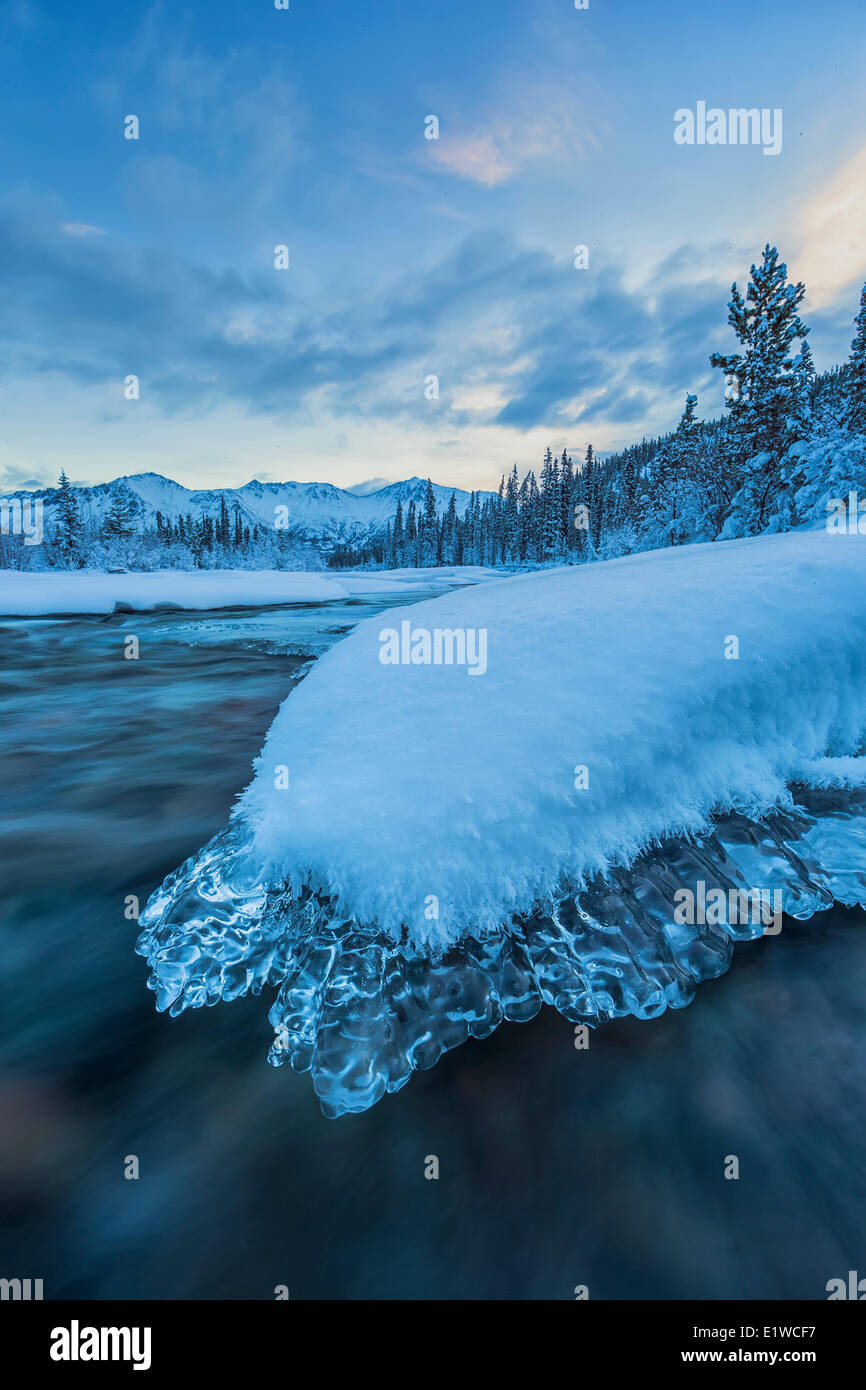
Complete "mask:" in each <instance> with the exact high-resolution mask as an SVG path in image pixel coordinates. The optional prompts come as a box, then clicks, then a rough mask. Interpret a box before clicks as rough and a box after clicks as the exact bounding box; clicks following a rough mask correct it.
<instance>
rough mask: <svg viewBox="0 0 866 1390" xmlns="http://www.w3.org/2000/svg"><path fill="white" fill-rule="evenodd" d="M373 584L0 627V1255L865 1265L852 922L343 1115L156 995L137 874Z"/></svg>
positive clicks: (769, 1287)
mask: <svg viewBox="0 0 866 1390" xmlns="http://www.w3.org/2000/svg"><path fill="white" fill-rule="evenodd" d="M425 596H426V595H424V594H419V595H418V597H419V598H423V597H425ZM403 601H404V600H401V599H395V600H394V602H395V603H397V602H403ZM383 606H384V605H383V604H382V603H381V602H380V601H377V602H376V603H370V602H366V603H365V602H362V601H356V602H351V603H341V604H329V605H315V606H309V607H304V608H290V609H275V610H270V611H265V612H263V611H260V610H256V611H244V612H232V613H221V614H207V615H194V616H193V615H189V614H178V613H170V614H169V613H161V614H160V613H157V614H148V615H142V614H136V615H125V616H121V615H112V617H110V618H106V619H95V618H93V619H74V620H34V619H26V620H16V621H12V620H3V621H2V622H0V651H2V668H0V738H2V748H3V758H2V761H0V798H2V804H3V807H4V814H3V820H2V827H0V846H2V848H0V874H2V878H0V968H2V976H3V978H2V1019H0V1029H2V1033H0V1048H2V1057H0V1063H2V1073H0V1203H2V1212H0V1215H2V1231H3V1235H2V1237H0V1276H4V1277H14V1276H18V1277H22V1278H26V1277H31V1278H42V1279H43V1280H44V1286H45V1295H46V1297H49V1298H50V1297H84V1298H95V1297H105V1298H208V1297H212V1298H229V1297H242V1298H266V1299H267V1298H272V1297H273V1296H274V1289H275V1287H276V1286H277V1285H286V1286H287V1287H288V1288H289V1290H290V1294H291V1297H293V1298H305V1297H320V1298H363V1297H368V1298H386V1297H391V1298H447V1297H457V1298H485V1297H494V1298H509V1297H512V1298H523V1297H542V1298H548V1297H549V1298H572V1297H573V1296H574V1294H573V1290H574V1288H575V1286H576V1285H587V1286H588V1287H589V1291H590V1297H592V1298H688V1297H699V1298H727V1297H732V1298H765V1297H805V1298H819V1299H820V1298H824V1297H825V1296H826V1294H825V1285H826V1283H827V1280H828V1279H831V1278H834V1277H837V1276H840V1275H841V1276H844V1275H846V1274H847V1271H848V1270H849V1269H859V1270H860V1271H861V1273H866V1209H864V1198H863V1190H864V1188H863V1159H862V1154H863V1152H864V1145H866V1118H864V1117H866V1109H864V1093H866V1083H864V1068H863V1060H862V1059H863V1053H864V1041H866V938H864V936H863V927H864V925H866V923H864V917H863V914H862V913H861V912H859V911H855V910H851V911H843V910H840V909H835V910H833V911H830V912H826V913H821V914H819V915H818V916H816V917H815V918H813V919H812V920H811V921H808V922H797V923H794V922H790V921H789V920H788V919H786V920H785V928H784V930H783V931H782V932H781V934H780V935H779V936H777V937H769V938H764V939H761V940H759V941H756V942H753V943H748V944H744V945H741V946H738V947H737V948H736V953H735V956H734V963H733V967H732V970H731V972H730V973H729V974H728V975H726V976H725V977H723V978H721V979H719V980H715V981H711V982H710V983H707V984H704V985H702V986H701V988H700V990H699V991H698V994H697V997H696V1000H695V1003H694V1004H693V1005H691V1006H690V1007H689V1008H685V1009H681V1010H677V1011H671V1010H669V1011H668V1012H666V1013H665V1014H663V1015H662V1016H661V1017H659V1018H656V1019H653V1020H650V1021H643V1022H639V1021H637V1020H635V1019H631V1018H626V1019H620V1020H617V1021H615V1022H613V1023H610V1024H607V1025H603V1026H602V1027H601V1028H600V1029H599V1030H598V1031H596V1032H594V1033H593V1034H592V1035H591V1040H590V1045H589V1048H588V1049H586V1050H582V1049H578V1048H576V1047H575V1046H574V1042H575V1038H574V1029H573V1026H572V1025H571V1024H569V1023H567V1022H566V1021H565V1020H564V1019H563V1018H562V1017H560V1016H559V1015H558V1014H557V1013H555V1012H554V1011H553V1010H551V1009H543V1010H542V1012H541V1013H540V1014H539V1015H538V1016H537V1017H536V1018H534V1019H533V1020H532V1021H531V1022H529V1023H526V1024H522V1025H504V1026H502V1027H500V1028H499V1029H498V1031H497V1032H495V1033H494V1034H493V1035H492V1036H491V1037H490V1038H488V1039H486V1040H485V1041H483V1042H475V1041H470V1042H468V1043H466V1044H465V1045H464V1046H462V1047H460V1048H458V1049H457V1050H456V1051H454V1052H452V1053H449V1054H448V1055H446V1056H445V1057H444V1058H443V1059H442V1060H441V1061H440V1062H439V1063H438V1065H437V1066H436V1067H435V1068H433V1070H431V1071H429V1072H421V1073H418V1074H416V1075H415V1076H413V1078H412V1080H411V1081H410V1083H409V1085H408V1086H407V1087H406V1088H405V1089H403V1090H402V1091H400V1092H399V1093H398V1094H397V1095H395V1096H392V1097H387V1098H385V1099H384V1100H382V1101H381V1102H380V1103H379V1104H378V1105H376V1106H374V1107H373V1109H371V1110H369V1111H366V1112H365V1113H363V1114H360V1115H347V1116H344V1117H343V1118H341V1119H340V1120H337V1121H333V1120H328V1119H325V1118H324V1117H323V1116H322V1114H321V1113H320V1110H319V1106H318V1103H317V1101H316V1098H315V1096H314V1095H313V1093H312V1090H311V1088H310V1085H309V1080H308V1078H305V1077H302V1076H297V1075H294V1074H292V1073H291V1071H290V1070H289V1069H287V1068H286V1069H281V1070H279V1069H274V1068H271V1067H269V1066H268V1065H267V1064H266V1062H265V1057H266V1055H267V1052H268V1048H269V1046H270V1044H271V1041H272V1037H273V1034H272V1029H271V1028H270V1026H269V1025H268V1022H267V1018H266V1012H265V1010H263V1009H262V1007H261V1001H259V1000H256V999H253V998H245V999H238V1000H235V1001H234V1002H233V1003H231V1004H230V1005H222V1006H220V1007H219V1008H216V1009H199V1010H196V1011H194V1012H189V1013H186V1014H184V1015H183V1016H181V1017H180V1018H177V1019H174V1020H172V1019H169V1018H168V1016H166V1015H156V1014H155V1013H154V1009H153V995H152V994H151V993H149V992H148V990H147V989H146V987H145V979H146V975H147V968H146V966H145V964H144V962H143V961H142V960H141V959H140V958H139V957H138V956H136V955H135V953H134V943H135V938H136V935H137V926H136V922H135V920H134V919H132V918H130V917H129V916H127V915H126V913H127V912H128V911H130V910H131V909H130V908H129V907H128V900H129V898H130V896H135V897H137V898H138V900H139V901H140V903H141V905H142V906H143V905H144V903H145V901H146V899H147V897H148V896H149V895H150V893H151V892H152V891H153V890H154V889H155V888H156V887H157V886H158V884H159V883H160V882H161V881H162V879H163V877H164V876H165V875H166V874H167V873H169V872H170V871H171V870H172V869H174V868H175V867H176V866H177V865H178V864H179V863H180V862H181V861H182V860H183V859H184V858H185V857H186V856H188V855H190V854H193V853H195V852H196V851H197V850H198V849H200V847H201V846H202V845H203V844H205V843H206V841H207V840H208V839H209V838H210V837H211V836H212V835H213V834H214V833H215V832H216V831H218V830H219V829H220V828H221V827H222V826H223V825H224V824H225V822H226V819H227V816H228V812H229V809H230V807H231V804H232V801H233V798H234V796H235V794H236V793H237V792H238V791H239V790H240V789H241V788H242V787H243V786H244V784H245V783H246V781H247V780H248V778H249V775H250V768H251V761H252V758H253V757H254V756H255V754H257V753H258V751H259V748H260V746H261V743H262V740H263V737H264V734H265V731H266V729H267V727H268V725H269V724H270V721H271V719H272V718H273V716H274V714H275V712H276V710H277V708H278V706H279V704H280V702H281V701H282V699H283V698H284V697H285V695H286V694H287V692H288V690H289V688H290V687H291V685H292V683H293V682H295V681H297V680H298V679H300V678H302V676H303V674H304V672H305V670H306V669H308V666H309V663H310V661H311V660H313V659H315V656H316V655H318V654H320V653H321V652H322V651H323V650H325V649H326V648H327V646H328V645H330V643H332V642H333V641H336V640H338V638H339V635H340V634H341V633H342V632H344V631H346V630H347V629H348V628H349V627H350V626H351V625H352V624H353V623H354V622H356V621H358V620H359V619H361V618H364V617H367V616H372V615H374V614H375V613H376V612H378V611H380V610H381V609H382V608H383ZM133 635H134V636H135V637H137V638H138V642H139V647H140V652H139V659H138V660H126V659H124V647H125V644H126V639H127V638H128V637H130V636H133ZM132 1155H135V1156H136V1157H137V1159H138V1163H139V1170H140V1176H139V1178H138V1179H137V1180H127V1179H126V1178H125V1177H124V1168H125V1166H128V1163H127V1161H128V1159H129V1157H130V1156H132ZM434 1155H435V1156H436V1158H437V1159H438V1164H439V1177H438V1179H437V1180H428V1179H426V1178H425V1176H424V1174H425V1168H427V1169H428V1170H429V1168H430V1164H429V1162H428V1159H429V1158H430V1157H431V1156H434ZM732 1155H733V1156H736V1157H737V1158H738V1159H739V1168H740V1177H739V1178H738V1179H737V1180H736V1181H733V1180H727V1179H726V1178H725V1176H724V1172H725V1167H726V1163H727V1161H728V1158H729V1156H732ZM728 1166H730V1165H729V1164H728Z"/></svg>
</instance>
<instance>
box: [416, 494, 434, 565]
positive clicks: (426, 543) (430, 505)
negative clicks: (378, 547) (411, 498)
mask: <svg viewBox="0 0 866 1390" xmlns="http://www.w3.org/2000/svg"><path fill="white" fill-rule="evenodd" d="M438 532H439V523H438V518H437V516H436V496H435V494H434V492H433V484H432V482H431V481H430V479H429V478H428V479H427V491H426V492H425V494H424V511H423V512H422V514H421V520H420V521H419V523H418V534H419V537H420V540H421V560H420V563H421V564H422V565H423V566H424V568H425V569H426V568H429V567H430V566H432V565H435V564H436V559H437V554H436V552H437V550H438Z"/></svg>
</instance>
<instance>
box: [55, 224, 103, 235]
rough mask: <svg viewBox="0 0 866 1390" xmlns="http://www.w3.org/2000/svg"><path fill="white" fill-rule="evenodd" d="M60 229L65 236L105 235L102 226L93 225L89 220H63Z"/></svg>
mask: <svg viewBox="0 0 866 1390" xmlns="http://www.w3.org/2000/svg"><path fill="white" fill-rule="evenodd" d="M60 230H61V232H63V234H64V236H74V237H91V236H104V235H105V231H104V229H103V228H102V227H93V226H91V225H90V223H89V222H61V224H60Z"/></svg>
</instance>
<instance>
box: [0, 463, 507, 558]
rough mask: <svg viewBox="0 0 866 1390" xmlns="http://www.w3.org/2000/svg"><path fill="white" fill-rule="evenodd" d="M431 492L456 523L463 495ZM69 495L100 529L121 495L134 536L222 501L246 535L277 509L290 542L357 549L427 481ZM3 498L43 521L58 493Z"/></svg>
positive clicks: (147, 479)
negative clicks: (32, 503) (451, 510)
mask: <svg viewBox="0 0 866 1390" xmlns="http://www.w3.org/2000/svg"><path fill="white" fill-rule="evenodd" d="M432 487H433V495H434V497H435V499H436V510H437V512H439V513H441V512H443V511H444V510H445V509H446V508H447V506H448V504H449V502H450V499H451V495H452V493H453V494H454V500H455V506H456V509H457V513H458V515H459V516H462V515H463V514H464V512H465V510H466V508H467V506H468V505H469V500H470V496H471V494H470V493H469V492H466V491H465V490H464V489H463V488H456V487H454V488H452V487H446V486H445V485H444V484H442V483H433V484H432ZM72 490H73V492H74V494H75V497H76V499H77V501H78V503H79V509H80V511H81V515H82V520H84V521H85V522H87V523H89V524H91V525H95V526H99V525H100V524H101V522H102V521H103V519H104V517H105V515H106V512H107V511H108V509H109V507H110V505H111V501H112V499H113V498H114V497H115V496H116V494H117V492H118V491H119V490H121V491H122V492H123V493H125V494H126V497H127V500H128V501H129V505H130V514H131V517H132V519H133V521H134V524H135V527H136V530H138V531H144V530H147V529H149V528H153V527H155V525H156V515H157V512H159V513H160V516H161V518H162V520H163V521H166V520H170V521H172V522H176V521H177V518H178V517H179V516H183V517H187V516H190V515H191V516H192V517H193V518H195V519H199V518H200V517H203V516H212V517H214V518H216V517H217V516H218V515H219V511H220V506H221V502H222V501H225V504H226V507H227V508H228V511H229V515H230V516H231V517H234V516H235V513H236V511H238V512H240V515H241V519H242V523H243V525H245V526H249V527H250V528H252V527H254V526H259V527H266V528H272V527H274V525H275V521H276V518H277V509H278V508H281V507H284V508H286V513H284V514H281V523H280V529H282V530H285V531H286V532H287V533H288V534H289V535H290V536H293V537H295V538H297V539H298V540H301V541H305V542H315V543H317V544H321V545H323V546H325V547H327V548H330V547H332V546H336V545H339V544H345V543H347V542H351V543H352V544H353V545H356V546H358V545H365V544H369V543H370V541H372V540H373V539H374V538H375V537H377V536H381V535H383V534H384V532H385V529H386V527H387V525H388V524H389V522H392V521H393V519H394V515H395V513H396V510H397V503H398V502H402V504H403V510H404V513H405V511H406V510H407V508H408V505H409V503H410V502H411V501H414V502H415V506H416V509H417V508H419V507H420V506H422V505H423V502H424V497H425V494H426V490H427V480H426V479H424V478H419V477H417V476H415V477H411V478H405V479H402V480H400V481H397V482H393V483H387V484H385V486H383V487H381V488H377V489H375V491H372V492H366V493H362V494H358V493H356V492H352V491H349V490H348V489H345V488H341V487H338V486H337V485H336V484H335V483H325V482H309V483H301V482H296V481H294V480H292V479H290V480H287V481H286V482H278V483H269V482H262V481H261V479H259V478H251V479H250V480H249V482H247V483H244V484H242V485H241V486H240V487H222V488H221V487H216V488H187V487H185V486H184V485H183V483H178V482H176V481H175V480H174V479H173V478H167V477H165V475H164V474H162V473H155V472H146V473H130V474H122V475H120V476H119V477H117V478H113V479H112V480H111V481H110V482H105V483H94V484H92V485H88V486H78V485H75V484H72ZM8 495H9V496H10V497H21V498H24V497H30V498H34V499H35V498H41V499H42V500H43V502H44V504H45V509H46V513H47V515H48V517H49V519H50V517H51V514H52V512H53V510H54V506H55V504H56V502H57V498H58V495H59V491H58V489H57V488H56V487H54V488H20V489H18V490H17V491H15V492H13V493H10V494H8ZM479 495H480V496H481V497H482V498H485V497H489V496H492V495H493V494H492V493H489V492H482V493H480V494H479Z"/></svg>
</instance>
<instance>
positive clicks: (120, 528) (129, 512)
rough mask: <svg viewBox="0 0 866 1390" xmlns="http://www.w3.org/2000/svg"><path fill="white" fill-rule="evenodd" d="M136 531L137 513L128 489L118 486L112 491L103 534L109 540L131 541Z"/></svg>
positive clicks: (104, 520) (103, 523) (121, 485)
mask: <svg viewBox="0 0 866 1390" xmlns="http://www.w3.org/2000/svg"><path fill="white" fill-rule="evenodd" d="M134 530H135V512H134V507H133V503H132V498H131V497H130V495H129V493H128V491H127V489H126V488H125V487H124V486H123V484H122V483H121V484H118V485H117V486H116V487H114V488H113V489H112V492H111V501H110V503H109V506H108V511H107V512H106V513H105V517H104V518H103V522H102V533H103V535H104V536H105V537H106V538H107V539H111V540H120V541H124V540H129V537H130V536H131V535H132V533H133V531H134Z"/></svg>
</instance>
